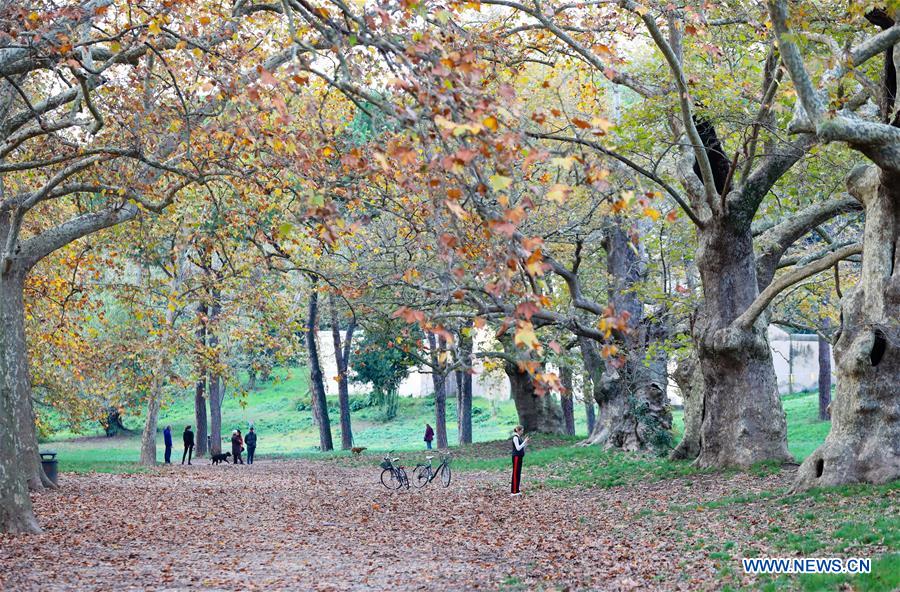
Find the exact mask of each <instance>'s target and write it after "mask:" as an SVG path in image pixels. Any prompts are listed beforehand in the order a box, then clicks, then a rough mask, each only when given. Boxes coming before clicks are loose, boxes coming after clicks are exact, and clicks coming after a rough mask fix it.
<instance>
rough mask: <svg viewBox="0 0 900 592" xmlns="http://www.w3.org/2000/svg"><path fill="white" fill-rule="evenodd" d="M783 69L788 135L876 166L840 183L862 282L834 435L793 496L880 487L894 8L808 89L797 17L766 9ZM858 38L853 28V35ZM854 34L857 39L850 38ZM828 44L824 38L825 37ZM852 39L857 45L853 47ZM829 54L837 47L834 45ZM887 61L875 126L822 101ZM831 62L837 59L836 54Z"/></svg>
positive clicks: (898, 228) (892, 340) (887, 341)
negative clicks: (790, 103) (859, 211)
mask: <svg viewBox="0 0 900 592" xmlns="http://www.w3.org/2000/svg"><path fill="white" fill-rule="evenodd" d="M768 6H769V13H770V16H771V18H772V23H773V25H774V30H775V34H776V36H777V38H778V45H779V48H780V50H781V54H782V59H783V62H784V64H785V67H786V69H787V71H788V73H789V75H790V77H791V80H792V81H793V83H794V88H795V89H796V92H797V99H798V101H797V104H796V110H795V113H794V115H795V119H794V121H793V129H794V130H795V131H797V132H801V133H806V134H810V135H814V136H815V137H816V138H818V139H821V140H822V141H826V142H846V143H847V144H848V145H849V146H850V147H851V148H852V149H854V150H857V151H859V152H860V153H862V154H864V155H865V156H866V157H867V158H869V159H870V160H871V161H872V162H873V163H874V165H868V166H859V167H857V168H856V169H854V170H853V171H852V172H851V174H850V175H849V176H848V178H847V187H848V191H849V192H850V194H851V195H852V196H853V197H855V198H856V199H857V200H859V202H860V203H861V204H862V205H863V207H864V208H865V213H866V223H865V232H864V234H863V237H864V238H863V248H862V253H863V267H862V275H861V277H860V281H859V283H858V284H857V285H856V286H855V287H853V288H852V289H850V290H848V291H847V292H846V293H845V296H844V298H843V300H842V302H841V327H840V329H839V337H838V338H837V341H836V343H835V348H834V355H835V362H836V366H837V392H836V394H835V399H834V401H833V402H832V414H831V415H832V422H831V431H830V432H829V434H828V437H827V438H826V439H825V443H824V444H823V445H822V446H821V447H819V448H818V449H817V450H816V451H815V452H813V454H811V455H810V456H809V457H808V458H807V459H806V460H805V461H804V462H803V464H802V465H801V467H800V470H799V471H798V473H797V480H796V482H795V488H797V489H807V488H810V487H822V486H827V485H838V484H842V483H858V482H868V483H886V482H889V481H892V480H894V479H896V478H898V477H900V417H898V414H897V413H896V409H897V404H898V394H897V389H896V384H897V379H898V377H900V348H898V347H897V343H898V342H900V331H898V325H897V315H896V311H897V310H900V296H898V295H900V290H898V289H897V286H898V285H900V264H898V259H897V253H900V250H898V249H897V245H898V243H900V223H898V220H900V193H898V191H900V189H898V188H900V160H898V157H897V154H898V151H897V147H898V145H900V130H898V127H897V126H898V121H897V118H896V117H895V99H896V95H897V87H896V80H897V76H896V67H895V64H896V61H895V60H896V58H895V56H896V47H897V42H898V40H900V26H897V23H896V9H895V8H891V9H889V10H883V9H877V8H876V9H874V10H871V11H870V12H868V13H866V14H865V15H861V14H858V12H851V17H852V18H856V19H859V17H862V16H865V18H866V19H868V20H869V21H870V22H872V23H874V24H875V25H877V26H878V27H880V28H881V29H882V31H881V32H880V33H877V34H875V35H870V36H866V37H864V38H863V39H862V41H859V42H858V43H856V45H855V46H851V47H850V49H849V50H848V51H846V52H843V51H842V50H838V51H839V54H840V59H835V61H834V64H833V65H831V66H830V67H828V68H827V69H825V71H824V73H823V74H822V75H821V77H820V79H819V84H818V86H815V85H814V83H813V78H812V77H811V76H810V71H809V69H808V68H807V66H806V63H805V58H804V55H803V53H801V48H800V46H799V45H798V43H797V41H796V40H795V39H796V35H797V34H798V33H799V32H800V31H798V30H797V29H798V27H802V26H803V25H804V21H803V20H802V18H797V16H796V14H795V15H794V18H796V19H797V22H796V23H795V22H794V21H793V20H791V21H790V23H791V24H790V25H789V24H788V23H789V11H788V4H787V2H782V1H775V0H772V1H770V2H769V3H768ZM854 32H856V33H857V34H858V33H859V32H860V27H858V26H857V27H854ZM858 38H859V35H856V39H858ZM827 39H830V38H827ZM856 39H854V41H856ZM826 43H827V46H828V47H830V48H834V49H837V48H839V47H840V45H839V44H838V43H837V42H836V41H833V40H830V42H828V41H826ZM877 56H884V69H883V72H884V74H885V75H884V76H883V79H882V81H881V83H880V85H879V92H880V95H881V96H878V97H874V98H876V99H877V100H878V101H879V103H880V107H881V108H880V110H879V119H880V121H873V120H871V119H867V118H863V117H860V116H859V115H858V114H856V113H854V106H853V105H852V104H841V103H838V104H835V103H834V102H833V101H832V100H831V99H830V98H829V93H830V92H831V91H832V89H833V88H834V86H835V85H836V84H839V83H840V82H841V80H842V79H843V78H844V77H845V76H846V75H847V74H849V73H850V72H851V70H861V69H863V68H865V66H866V64H867V62H869V61H870V60H872V59H873V58H875V57H877ZM835 57H837V56H835Z"/></svg>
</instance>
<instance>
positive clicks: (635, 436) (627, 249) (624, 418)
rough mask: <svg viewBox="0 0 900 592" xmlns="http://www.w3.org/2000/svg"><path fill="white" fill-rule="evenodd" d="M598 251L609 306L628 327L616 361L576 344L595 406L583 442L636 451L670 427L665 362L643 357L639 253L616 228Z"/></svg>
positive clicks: (645, 336) (645, 332) (645, 340)
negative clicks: (627, 321)
mask: <svg viewBox="0 0 900 592" xmlns="http://www.w3.org/2000/svg"><path fill="white" fill-rule="evenodd" d="M604 247H605V249H606V267H607V272H608V273H609V275H610V278H611V282H610V287H609V299H610V303H611V304H612V306H613V307H614V309H615V311H616V313H617V314H622V313H626V312H627V313H628V314H629V315H630V317H629V318H630V320H631V324H632V328H631V331H630V332H629V333H628V335H627V336H625V337H624V338H623V339H621V340H620V342H619V343H618V346H619V348H620V349H621V351H622V358H621V359H619V360H602V359H601V358H600V355H599V353H598V351H597V344H596V343H591V342H588V341H587V340H585V339H583V340H582V357H584V360H585V365H586V366H585V367H586V368H587V369H588V372H589V374H590V375H591V376H592V382H593V385H594V398H595V400H596V401H597V405H598V408H599V412H598V419H597V421H596V422H595V423H594V429H593V430H592V431H591V433H590V435H589V436H588V439H587V440H586V441H585V443H586V444H596V445H598V446H603V447H604V448H621V449H623V450H640V449H642V448H645V447H647V446H650V445H653V444H654V443H655V441H657V439H658V438H660V437H661V435H662V433H664V432H667V431H668V430H669V429H671V427H672V416H671V413H670V412H669V409H668V406H667V404H666V390H665V389H666V373H665V360H664V359H663V360H659V359H652V360H648V356H647V352H648V349H647V346H648V345H649V341H650V332H651V329H652V327H651V326H650V325H649V323H647V322H645V321H644V319H643V316H644V307H643V304H642V303H641V301H640V299H639V298H638V296H637V294H636V292H635V288H636V285H637V283H638V282H639V281H640V280H641V279H642V276H643V262H642V261H641V255H640V252H639V251H638V250H637V249H635V248H634V246H633V244H632V243H631V240H630V238H629V236H628V234H627V233H626V232H625V230H624V229H623V228H622V226H621V225H620V224H612V225H610V227H609V228H608V229H607V233H606V236H605V239H604ZM661 351H662V350H660V352H661ZM660 365H661V368H660Z"/></svg>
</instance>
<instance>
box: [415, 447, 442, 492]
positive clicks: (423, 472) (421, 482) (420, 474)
mask: <svg viewBox="0 0 900 592" xmlns="http://www.w3.org/2000/svg"><path fill="white" fill-rule="evenodd" d="M425 458H426V459H427V460H428V464H423V463H419V464H417V465H416V468H415V469H413V475H414V476H415V483H416V487H425V486H426V485H428V484H429V483H431V482H432V481H434V479H435V478H436V477H437V476H438V475H440V476H441V483H443V484H444V487H450V453H449V452H442V453H441V464H439V465H438V466H437V468H434V467H433V466H432V464H431V460H432V459H433V458H434V457H433V456H426V457H425Z"/></svg>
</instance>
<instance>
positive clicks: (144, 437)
mask: <svg viewBox="0 0 900 592" xmlns="http://www.w3.org/2000/svg"><path fill="white" fill-rule="evenodd" d="M164 366H166V364H165V362H163V361H162V360H160V363H159V364H158V365H157V367H156V368H155V369H154V372H155V373H156V375H155V376H154V378H153V386H152V387H151V389H150V393H149V395H148V396H149V398H148V400H147V417H146V419H145V420H144V430H143V432H141V464H142V465H144V466H145V467H152V466H155V465H156V430H157V427H158V425H157V423H158V420H159V408H160V405H161V403H162V396H163V392H162V385H163V382H164V373H165V372H167V371H168V368H167V367H166V368H165V369H164Z"/></svg>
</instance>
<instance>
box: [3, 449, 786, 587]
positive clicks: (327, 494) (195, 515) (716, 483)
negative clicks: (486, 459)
mask: <svg viewBox="0 0 900 592" xmlns="http://www.w3.org/2000/svg"><path fill="white" fill-rule="evenodd" d="M200 462H201V463H202V464H197V465H194V466H191V467H181V466H174V467H171V468H169V467H166V468H161V469H159V470H158V471H155V472H152V473H148V474H135V475H115V474H88V475H74V474H64V475H62V477H61V488H60V489H59V490H54V491H48V492H45V493H40V494H36V495H35V496H34V503H35V508H36V511H37V513H38V516H39V519H40V521H41V523H42V525H43V527H44V529H45V532H44V534H41V535H34V536H20V537H9V536H0V589H6V590H16V591H28V590H42V591H43V590H66V591H69V590H143V589H152V590H185V589H204V590H366V589H397V590H460V589H492V590H493V589H502V590H532V589H570V590H657V589H660V590H703V589H718V588H720V587H721V586H722V580H721V579H719V576H718V575H717V572H718V569H719V566H718V565H717V561H716V560H715V559H714V558H711V557H710V550H711V549H712V547H710V546H706V547H704V545H694V544H692V540H691V537H693V536H699V535H698V534H696V533H702V535H703V537H705V539H706V540H709V539H710V538H712V539H713V540H725V539H731V540H737V541H739V542H740V545H741V546H744V544H747V545H752V546H754V547H755V548H756V549H757V550H758V551H760V552H761V554H762V555H766V554H768V551H773V550H771V549H767V548H766V545H765V543H764V542H762V541H761V538H760V537H759V536H758V534H759V533H760V532H762V531H763V530H764V529H766V528H768V527H769V525H770V524H771V519H770V518H767V516H766V512H765V511H763V510H761V509H760V507H759V504H756V503H746V504H741V505H735V506H729V507H728V508H726V509H724V510H718V511H713V510H707V511H704V508H703V507H702V505H701V507H700V508H697V507H696V505H697V504H703V503H705V502H706V501H707V500H709V501H714V500H718V499H721V498H725V497H727V496H733V495H736V494H741V495H749V494H753V493H754V492H763V491H771V490H775V489H777V488H780V487H785V486H786V485H787V484H788V483H789V482H790V477H791V475H790V474H789V473H784V472H782V473H776V474H774V475H767V476H753V475H750V474H722V475H700V476H695V477H692V478H691V479H674V480H669V481H662V482H657V483H651V484H638V485H636V486H630V487H617V488H612V489H598V490H583V489H553V488H547V487H534V480H535V479H532V482H531V483H529V482H528V477H529V475H528V473H527V470H526V475H525V479H526V481H525V486H526V488H527V487H528V486H529V485H532V488H531V489H530V490H528V491H526V494H525V495H524V496H522V497H518V498H511V497H510V496H509V494H508V493H507V491H508V490H507V487H508V484H507V476H506V475H505V474H501V473H497V472H481V473H475V472H465V473H459V472H457V473H455V474H454V482H453V483H452V485H451V487H450V488H448V489H444V488H443V487H436V486H435V485H437V482H435V483H433V484H432V485H431V486H430V487H428V488H426V489H424V490H416V489H412V490H409V491H405V490H404V491H399V492H391V491H387V490H386V489H384V488H383V487H382V486H381V485H380V484H379V482H378V478H379V475H380V469H379V468H378V467H377V466H374V464H373V465H372V466H368V467H361V466H358V465H355V464H354V465H353V466H342V465H341V464H340V463H339V462H317V461H310V460H285V461H261V462H258V463H256V464H255V465H253V466H238V467H235V466H232V465H228V466H210V465H208V464H206V463H205V462H204V461H200ZM376 462H377V461H376ZM760 503H768V502H765V501H763V502H760ZM678 504H685V505H690V506H691V508H692V509H691V510H690V511H684V510H679V511H667V508H670V507H671V506H672V505H676V506H677V505H678ZM685 533H688V534H687V535H686V534H685ZM692 533H693V534H692ZM772 554H774V553H772ZM782 555H783V554H782ZM738 556H739V555H738ZM737 561H739V560H737V559H735V561H734V562H735V566H732V567H733V568H737V565H738V564H737ZM735 577H736V578H737V580H735V581H734V583H735V584H738V585H741V584H744V585H747V584H752V580H745V581H743V580H742V578H744V577H745V576H742V575H740V576H735Z"/></svg>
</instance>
